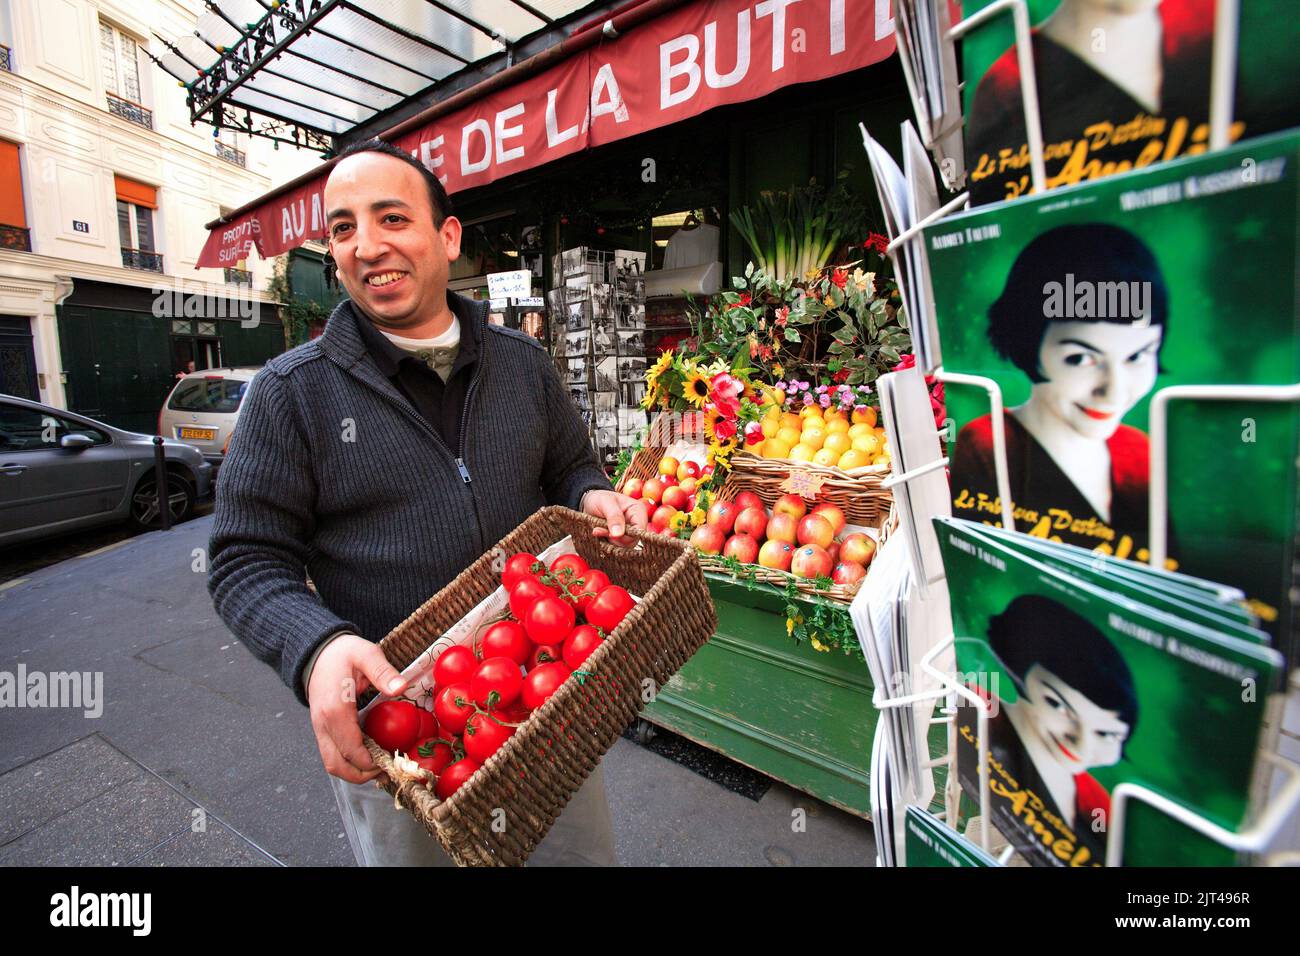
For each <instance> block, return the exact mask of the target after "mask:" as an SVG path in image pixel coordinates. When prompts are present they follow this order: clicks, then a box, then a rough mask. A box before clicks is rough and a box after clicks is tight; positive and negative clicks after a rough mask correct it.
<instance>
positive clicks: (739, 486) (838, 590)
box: [699, 458, 898, 606]
mask: <svg viewBox="0 0 1300 956" xmlns="http://www.w3.org/2000/svg"><path fill="white" fill-rule="evenodd" d="M738 460H739V459H738V458H733V459H732V462H733V467H732V470H731V472H730V473H729V474H728V475H727V480H726V481H725V482H724V483H723V485H722V490H721V491H720V492H719V493H718V500H719V501H735V500H736V496H737V495H739V494H740V493H741V492H742V491H752V492H753V493H754V494H756V495H758V497H759V498H760V499H761V500H762V502H763V507H765V508H766V509H767V510H768V511H771V510H772V506H773V505H774V504H776V501H777V499H778V498H780V497H781V496H782V495H784V494H785V493H786V492H785V490H784V489H783V488H782V487H781V482H782V481H784V480H785V478H787V477H789V473H790V470H789V469H788V468H786V469H784V470H783V473H782V474H781V475H780V478H779V479H776V478H775V476H770V477H769V476H768V475H761V476H758V477H757V478H756V477H755V476H754V475H753V474H751V473H750V472H748V471H746V470H743V469H741V470H737V468H736V467H735V462H737V461H738ZM883 494H884V499H883V500H884V508H883V510H882V509H881V508H880V507H879V502H880V500H881V499H879V498H876V497H874V496H873V497H872V498H871V499H869V500H868V501H855V502H854V503H855V505H856V507H852V508H850V507H846V505H845V503H844V496H843V495H830V494H827V493H826V485H823V486H822V492H821V493H820V494H818V496H817V504H822V503H824V502H829V503H831V504H834V505H837V506H838V507H839V508H840V509H841V510H842V511H843V512H844V516H845V518H846V519H847V522H848V523H847V524H846V525H845V531H844V533H845V534H847V533H850V532H851V531H861V532H863V533H865V534H866V535H868V536H869V537H871V538H872V539H874V540H875V542H876V553H877V554H878V553H879V549H880V546H881V545H883V544H884V543H885V539H886V538H887V537H888V536H889V534H890V533H891V532H892V531H893V529H894V528H895V526H896V525H897V523H898V522H897V519H896V518H895V516H894V509H893V498H892V495H891V494H890V492H888V491H884V492H883ZM851 500H852V499H851ZM841 537H842V535H841ZM699 559H700V566H701V567H703V568H704V569H705V570H706V571H715V572H719V573H722V574H733V570H732V567H731V565H730V562H728V561H726V560H725V559H724V558H722V557H721V556H718V555H710V554H700V555H699ZM742 567H744V569H745V571H746V572H747V573H748V574H750V575H751V576H752V577H753V578H754V579H755V580H757V581H764V582H766V583H768V584H775V585H778V586H779V587H786V586H787V585H788V584H790V583H791V582H793V583H794V585H795V587H796V588H798V589H799V591H800V592H802V593H804V594H814V595H817V596H818V597H822V598H826V599H827V600H830V601H834V602H836V603H838V604H843V605H846V606H847V605H849V604H851V603H852V602H853V597H854V595H856V594H857V593H858V590H859V589H860V588H861V586H862V581H857V582H855V583H853V584H833V585H831V586H830V587H829V588H819V587H817V586H816V584H814V583H813V582H812V581H811V580H809V579H808V578H800V577H795V575H793V574H790V573H789V572H787V571H780V570H778V569H776V568H765V567H763V566H762V565H761V564H745V565H742ZM870 571H871V567H870V565H868V566H867V572H868V573H870ZM863 580H864V581H865V580H866V579H865V578H864V579H863Z"/></svg>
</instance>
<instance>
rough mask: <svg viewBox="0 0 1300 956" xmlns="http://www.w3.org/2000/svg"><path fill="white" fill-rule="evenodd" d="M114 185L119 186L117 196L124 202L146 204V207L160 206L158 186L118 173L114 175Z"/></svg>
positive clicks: (136, 204)
mask: <svg viewBox="0 0 1300 956" xmlns="http://www.w3.org/2000/svg"><path fill="white" fill-rule="evenodd" d="M113 185H114V186H115V187H116V188H117V198H118V199H120V200H122V202H128V203H131V204H132V205H133V206H144V207H145V208H146V209H157V208H158V189H157V187H155V186H149V185H146V184H145V183H138V182H136V181H135V180H134V179H127V178H126V177H125V176H117V175H114V176H113Z"/></svg>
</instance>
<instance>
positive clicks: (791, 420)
mask: <svg viewBox="0 0 1300 956" xmlns="http://www.w3.org/2000/svg"><path fill="white" fill-rule="evenodd" d="M781 427H782V428H793V429H794V430H795V431H796V432H797V431H799V430H800V429H802V428H803V419H802V418H800V417H799V416H798V415H796V414H795V413H794V412H786V413H785V414H784V415H782V416H781Z"/></svg>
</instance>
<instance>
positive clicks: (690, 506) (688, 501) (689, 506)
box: [686, 493, 695, 511]
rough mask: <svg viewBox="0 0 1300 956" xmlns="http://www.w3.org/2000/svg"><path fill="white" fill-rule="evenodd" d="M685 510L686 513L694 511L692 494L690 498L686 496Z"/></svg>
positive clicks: (693, 496)
mask: <svg viewBox="0 0 1300 956" xmlns="http://www.w3.org/2000/svg"><path fill="white" fill-rule="evenodd" d="M686 510H687V511H694V510H695V495H694V493H692V494H691V495H690V496H688V497H687V499H686Z"/></svg>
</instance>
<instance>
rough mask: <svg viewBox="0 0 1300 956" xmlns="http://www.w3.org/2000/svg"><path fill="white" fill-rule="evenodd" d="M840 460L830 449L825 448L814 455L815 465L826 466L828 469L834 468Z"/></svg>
mask: <svg viewBox="0 0 1300 956" xmlns="http://www.w3.org/2000/svg"><path fill="white" fill-rule="evenodd" d="M839 460H840V456H839V455H838V454H836V453H835V452H833V451H831V450H830V449H829V448H823V449H822V450H821V451H819V452H818V453H817V454H815V455H813V464H814V465H824V466H826V467H827V468H834V467H835V463H836V462H837V461H839Z"/></svg>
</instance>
